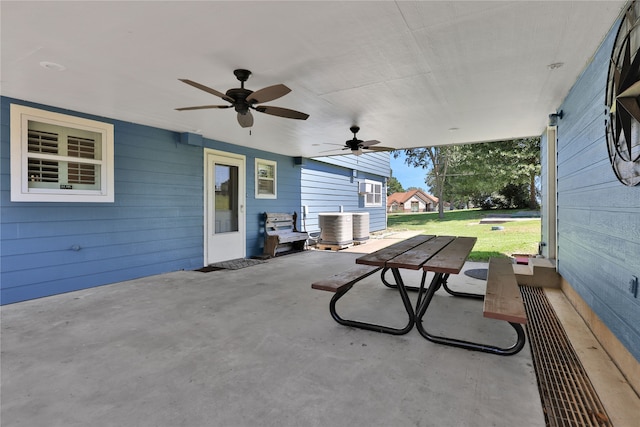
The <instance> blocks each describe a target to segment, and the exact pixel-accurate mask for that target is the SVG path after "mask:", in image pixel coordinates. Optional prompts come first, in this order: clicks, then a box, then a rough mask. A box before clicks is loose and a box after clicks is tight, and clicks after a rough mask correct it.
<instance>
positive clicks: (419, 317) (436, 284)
mask: <svg viewBox="0 0 640 427" xmlns="http://www.w3.org/2000/svg"><path fill="white" fill-rule="evenodd" d="M448 276H449V275H448V274H446V275H445V274H443V273H436V274H435V276H434V278H433V280H432V281H431V284H430V285H429V287H428V288H427V289H426V291H424V297H422V296H419V297H418V305H417V307H416V319H415V323H416V329H418V332H419V333H420V335H422V336H423V337H424V338H426V339H427V340H429V341H431V342H434V343H437V344H443V345H448V346H452V347H460V348H464V349H467V350H474V351H482V352H484V353H491V354H497V355H500V356H511V355H514V354H516V353H518V352H519V351H520V350H522V348H523V347H524V344H525V333H524V329H523V327H522V325H521V324H519V323H512V322H508V323H509V324H510V325H511V326H512V327H513V329H515V331H516V334H517V339H516V342H515V343H514V344H513V345H512V346H510V347H507V348H502V347H497V346H494V345H489V344H480V343H475V342H471V341H465V340H460V339H456V338H449V337H445V336H438V335H432V334H430V333H429V332H428V331H427V330H426V329H425V327H424V325H423V317H424V315H425V314H426V312H427V309H428V308H429V304H430V303H431V300H432V298H433V295H434V294H435V293H436V291H437V290H438V289H439V288H440V286H441V285H443V286H444V283H446V280H447V278H448ZM445 289H446V288H445ZM422 293H423V291H421V292H420V294H422Z"/></svg>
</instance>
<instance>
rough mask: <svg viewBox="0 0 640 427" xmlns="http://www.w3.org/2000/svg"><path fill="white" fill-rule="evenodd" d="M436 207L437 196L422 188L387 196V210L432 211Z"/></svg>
mask: <svg viewBox="0 0 640 427" xmlns="http://www.w3.org/2000/svg"><path fill="white" fill-rule="evenodd" d="M437 209H438V198H437V197H434V196H432V195H430V194H427V193H425V192H424V191H422V190H411V191H405V192H404V193H393V194H391V195H390V196H389V197H387V212H391V213H393V212H433V211H435V210H437Z"/></svg>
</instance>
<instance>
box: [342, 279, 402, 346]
mask: <svg viewBox="0 0 640 427" xmlns="http://www.w3.org/2000/svg"><path fill="white" fill-rule="evenodd" d="M392 273H393V277H394V279H395V281H396V283H397V284H398V285H397V286H396V288H397V289H398V292H399V293H400V298H401V299H402V303H403V305H404V308H405V310H406V312H407V315H408V316H409V321H408V323H407V325H406V326H405V327H403V328H392V327H390V326H384V325H377V324H373V323H366V322H360V321H357V320H349V319H343V318H342V317H340V315H339V314H338V313H337V311H336V303H337V302H338V300H339V299H340V298H342V297H343V296H344V295H345V294H346V293H347V292H348V291H349V290H350V289H351V288H352V287H353V286H349V287H348V288H345V289H343V290H341V291H338V292H336V293H335V295H334V296H333V298H331V302H330V303H329V311H330V312H331V317H333V319H334V320H335V321H336V322H338V323H339V324H341V325H345V326H353V327H354V328H360V329H366V330H369V331H375V332H384V333H387V334H392V335H404V334H406V333H407V332H409V331H410V330H411V329H413V325H414V324H415V312H414V311H413V307H412V305H411V300H410V299H409V296H408V295H407V290H406V289H405V287H404V282H403V281H402V277H401V276H400V272H399V271H398V269H397V268H394V269H392Z"/></svg>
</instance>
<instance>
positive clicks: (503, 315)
mask: <svg viewBox="0 0 640 427" xmlns="http://www.w3.org/2000/svg"><path fill="white" fill-rule="evenodd" d="M483 314H484V316H485V317H489V318H492V319H498V320H506V321H507V322H513V323H522V324H525V323H527V314H526V312H525V309H524V302H523V301H522V295H521V294H520V288H518V281H517V280H516V276H515V273H514V272H513V263H512V262H511V260H509V259H506V258H491V260H489V272H488V273H487V292H486V294H485V297H484V308H483Z"/></svg>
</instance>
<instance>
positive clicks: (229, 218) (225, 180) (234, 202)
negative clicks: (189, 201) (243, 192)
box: [215, 164, 238, 233]
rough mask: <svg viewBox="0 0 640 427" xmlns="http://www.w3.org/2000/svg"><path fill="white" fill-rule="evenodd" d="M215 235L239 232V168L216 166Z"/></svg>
mask: <svg viewBox="0 0 640 427" xmlns="http://www.w3.org/2000/svg"><path fill="white" fill-rule="evenodd" d="M215 180H216V182H215V233H229V232H234V231H238V167H237V166H227V165H219V164H216V165H215Z"/></svg>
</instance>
